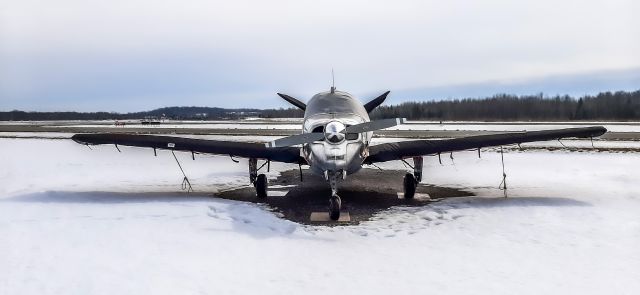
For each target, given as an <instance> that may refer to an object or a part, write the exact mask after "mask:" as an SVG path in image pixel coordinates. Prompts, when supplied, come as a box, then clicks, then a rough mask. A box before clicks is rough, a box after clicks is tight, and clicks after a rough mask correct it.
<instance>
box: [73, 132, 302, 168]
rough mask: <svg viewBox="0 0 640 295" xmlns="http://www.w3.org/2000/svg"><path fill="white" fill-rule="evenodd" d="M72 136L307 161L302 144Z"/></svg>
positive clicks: (83, 141)
mask: <svg viewBox="0 0 640 295" xmlns="http://www.w3.org/2000/svg"><path fill="white" fill-rule="evenodd" d="M71 139H73V140H74V141H75V142H77V143H80V144H85V145H99V144H117V145H123V146H134V147H146V148H154V149H165V150H175V151H185V152H194V153H202V154H214V155H230V156H237V157H242V158H256V159H265V160H271V161H276V162H284V163H301V164H305V163H306V161H305V160H304V158H302V157H300V149H299V148H295V147H281V148H267V147H265V145H264V143H250V142H233V141H219V140H206V139H194V138H182V137H173V136H156V135H136V134H121V133H96V134H76V135H73V136H72V137H71Z"/></svg>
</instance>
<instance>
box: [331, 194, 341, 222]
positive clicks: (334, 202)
mask: <svg viewBox="0 0 640 295" xmlns="http://www.w3.org/2000/svg"><path fill="white" fill-rule="evenodd" d="M341 206H342V201H341V200H340V197H338V196H332V197H331V198H330V199H329V218H331V220H338V219H340V207H341Z"/></svg>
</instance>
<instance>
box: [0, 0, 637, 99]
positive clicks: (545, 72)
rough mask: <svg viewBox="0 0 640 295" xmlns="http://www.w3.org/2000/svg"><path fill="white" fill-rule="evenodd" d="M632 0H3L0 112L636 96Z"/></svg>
mask: <svg viewBox="0 0 640 295" xmlns="http://www.w3.org/2000/svg"><path fill="white" fill-rule="evenodd" d="M638 3H639V1H631V0H628V1H627V0H606V1H589V0H583V1H562V0H538V1H530V2H526V3H525V2H524V1H497V0H490V1H487V0H483V1H455V0H454V1H441V0H438V1H428V0H417V1H371V0H369V1H305V0H296V1H242V0H239V1H238V0H234V1H193V0H179V1H162V0H126V1H119V0H111V1H91V0H81V1H73V0H56V1H29V0H3V1H1V2H0V110H11V109H22V110H39V111H48V110H79V111H98V110H104V111H137V110H148V109H153V108H157V107H162V106H174V105H179V106H185V105H198V106H220V107H259V108H262V107H281V106H282V107H286V106H287V105H286V103H284V102H283V101H281V100H280V99H279V98H278V97H277V96H276V95H275V93H276V92H285V93H288V94H291V95H293V96H296V97H299V98H300V99H302V100H307V99H308V98H309V97H311V96H312V95H313V94H315V93H316V92H320V91H324V90H327V89H328V88H329V87H330V84H331V68H334V69H335V73H336V86H337V87H338V88H339V89H341V90H345V91H348V92H351V93H353V94H355V95H357V96H358V97H360V98H361V99H362V100H368V99H370V98H372V97H375V96H376V95H377V94H379V93H381V92H383V91H385V90H391V91H392V93H391V96H390V102H391V103H397V102H401V101H404V100H409V99H414V100H415V99H433V98H456V97H466V96H484V95H491V94H494V93H502V92H508V93H516V94H527V93H538V92H544V93H547V94H550V95H551V94H556V93H561V94H564V93H568V94H572V95H579V94H584V93H594V92H598V91H606V90H632V89H640V18H638V17H637V12H638V11H640V5H639V4H638Z"/></svg>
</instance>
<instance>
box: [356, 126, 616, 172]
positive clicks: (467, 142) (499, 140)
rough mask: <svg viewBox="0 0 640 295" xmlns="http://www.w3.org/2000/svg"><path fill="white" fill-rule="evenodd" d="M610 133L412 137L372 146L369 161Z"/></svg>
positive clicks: (574, 131)
mask: <svg viewBox="0 0 640 295" xmlns="http://www.w3.org/2000/svg"><path fill="white" fill-rule="evenodd" d="M605 132H607V129H605V128H604V127H601V126H598V127H584V128H566V129H555V130H542V131H528V132H527V131H525V132H508V133H499V134H489V135H478V136H469V137H461V138H454V139H442V140H411V141H402V142H392V143H385V144H379V145H373V146H371V147H369V156H368V157H367V158H366V159H365V161H364V162H365V163H368V164H371V163H376V162H386V161H392V160H401V159H404V158H410V157H417V156H425V155H433V154H437V153H444V152H453V151H463V150H471V149H478V148H484V147H490V146H501V145H509V144H520V143H525V142H532V141H546V140H554V139H561V138H566V137H580V138H590V137H591V138H593V137H596V136H600V135H602V134H604V133H605Z"/></svg>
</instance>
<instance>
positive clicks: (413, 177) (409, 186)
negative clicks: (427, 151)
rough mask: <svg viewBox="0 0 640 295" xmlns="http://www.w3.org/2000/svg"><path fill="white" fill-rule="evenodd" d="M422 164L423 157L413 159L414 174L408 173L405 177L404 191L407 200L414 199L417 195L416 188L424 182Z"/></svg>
mask: <svg viewBox="0 0 640 295" xmlns="http://www.w3.org/2000/svg"><path fill="white" fill-rule="evenodd" d="M422 162H423V159H422V157H413V166H412V168H413V174H411V173H407V174H405V176H404V182H403V191H404V198H405V199H413V197H414V196H415V194H416V187H417V186H418V183H420V181H421V180H422ZM405 163H406V162H405Z"/></svg>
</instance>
